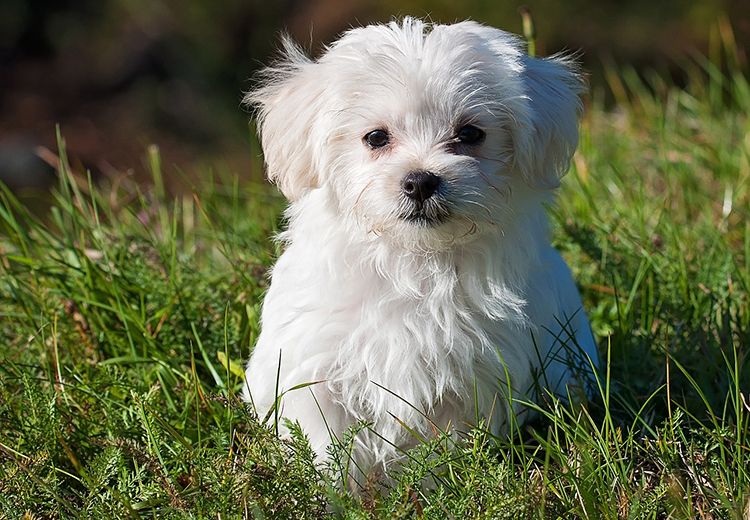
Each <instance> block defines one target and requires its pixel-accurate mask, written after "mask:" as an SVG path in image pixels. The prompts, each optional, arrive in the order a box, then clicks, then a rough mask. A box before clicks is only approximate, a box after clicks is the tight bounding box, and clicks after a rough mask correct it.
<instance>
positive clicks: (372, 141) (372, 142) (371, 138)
mask: <svg viewBox="0 0 750 520" xmlns="http://www.w3.org/2000/svg"><path fill="white" fill-rule="evenodd" d="M364 139H365V142H366V143H367V145H368V146H369V147H370V148H382V147H384V146H385V145H387V144H388V142H389V141H390V140H391V136H390V135H388V132H386V131H385V130H373V131H372V132H370V133H368V134H366V135H365V137H364Z"/></svg>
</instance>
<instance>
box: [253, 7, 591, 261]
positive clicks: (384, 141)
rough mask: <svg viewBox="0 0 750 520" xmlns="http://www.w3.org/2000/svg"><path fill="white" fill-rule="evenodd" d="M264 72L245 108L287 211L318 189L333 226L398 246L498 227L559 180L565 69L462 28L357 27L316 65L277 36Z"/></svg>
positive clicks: (568, 123) (568, 95)
mask: <svg viewBox="0 0 750 520" xmlns="http://www.w3.org/2000/svg"><path fill="white" fill-rule="evenodd" d="M266 74H267V81H266V82H265V84H264V85H263V86H262V87H260V88H259V89H257V90H255V91H254V92H251V93H250V94H248V97H247V101H248V102H250V103H253V104H255V105H256V106H257V107H258V108H259V127H260V134H261V139H262V142H263V149H264V153H265V159H266V163H267V166H268V173H269V177H270V178H271V179H272V180H274V181H276V182H277V183H278V184H279V186H280V188H281V190H282V191H283V192H284V194H285V195H286V196H287V197H288V198H289V199H290V201H292V202H293V203H294V202H295V201H297V200H299V199H300V198H302V197H304V196H305V194H306V193H307V192H308V191H309V190H311V189H318V188H322V189H327V190H329V192H330V194H331V198H332V200H333V201H334V205H335V208H336V211H338V213H339V216H340V217H341V218H344V219H351V220H352V222H353V223H355V224H356V225H357V226H358V227H359V228H360V229H362V230H363V231H364V232H367V233H374V234H375V235H377V236H378V237H380V238H381V239H383V240H389V241H391V242H394V243H397V244H400V245H402V246H404V247H409V248H418V249H442V248H446V247H451V246H452V245H454V244H456V243H461V242H465V241H470V240H474V239H475V238H476V237H478V236H481V235H483V234H484V233H487V232H491V230H493V229H494V230H499V231H500V230H501V228H502V224H503V222H504V221H505V219H507V218H512V215H513V214H514V213H517V212H518V209H519V207H520V206H519V205H523V204H524V201H523V200H521V199H523V196H521V195H518V194H517V192H521V191H524V192H526V191H528V190H531V191H532V192H533V191H544V190H549V189H550V188H554V187H556V186H557V182H558V179H559V177H560V176H561V175H562V174H563V173H564V172H565V170H566V169H567V165H568V162H569V160H570V156H571V155H572V153H573V150H574V149H575V146H576V142H577V114H578V110H579V106H580V104H579V98H578V95H579V93H580V91H581V90H582V85H581V82H580V80H579V77H578V76H577V75H576V74H575V73H574V72H573V70H572V69H571V68H570V66H569V65H568V64H567V62H565V61H564V60H561V59H557V60H536V59H532V58H529V57H527V56H525V55H524V53H523V51H522V46H521V44H520V43H519V41H518V40H517V39H516V38H515V37H513V36H511V35H509V34H507V33H504V32H502V31H499V30H497V29H492V28H489V27H485V26H482V25H479V24H476V23H473V22H463V23H459V24H455V25H437V26H433V27H432V28H431V29H430V28H429V27H427V26H426V25H425V24H423V23H422V22H421V21H418V20H414V19H409V18H407V19H405V20H404V21H403V22H401V23H395V22H394V23H391V24H389V25H379V26H369V27H365V28H361V29H354V30H351V31H349V32H347V33H346V34H345V35H344V36H343V37H342V38H341V39H340V40H338V41H337V42H336V43H334V44H333V45H332V46H331V47H330V48H329V49H328V50H327V52H326V53H325V54H324V55H323V56H322V57H321V58H320V59H318V60H317V61H311V60H309V59H308V58H306V57H305V56H304V55H303V54H302V53H301V52H300V51H299V50H298V49H296V48H295V47H294V46H293V44H290V43H288V42H287V44H286V56H285V59H284V61H282V62H281V63H280V64H278V65H277V66H275V67H271V68H269V69H268V70H267V71H266ZM516 188H518V189H516ZM521 188H523V189H521Z"/></svg>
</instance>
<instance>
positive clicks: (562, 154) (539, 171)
mask: <svg viewBox="0 0 750 520" xmlns="http://www.w3.org/2000/svg"><path fill="white" fill-rule="evenodd" d="M521 61H522V75H521V78H522V82H523V85H522V88H523V90H524V97H525V103H524V104H525V105H526V107H525V108H526V109H525V110H523V111H522V112H525V113H523V114H518V113H516V114H514V116H515V120H514V124H513V141H514V154H515V167H516V169H517V170H518V171H519V172H520V174H521V175H522V176H523V177H524V179H526V181H527V182H528V183H529V184H530V185H531V186H532V187H535V188H539V189H553V188H557V187H558V186H559V185H560V178H561V177H562V176H563V175H565V173H566V172H567V171H568V167H569V166H570V160H571V158H572V157H573V153H574V152H575V149H576V146H577V145H578V117H579V115H580V113H581V110H582V104H581V98H580V96H581V94H582V93H583V92H584V91H585V90H586V86H585V82H584V80H583V77H582V76H581V74H580V73H579V72H578V69H577V66H576V64H575V63H574V62H573V61H572V60H570V59H568V58H565V57H560V56H557V57H551V58H546V59H537V58H532V57H530V56H524V57H523V58H522V60H521Z"/></svg>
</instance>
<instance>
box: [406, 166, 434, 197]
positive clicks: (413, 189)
mask: <svg viewBox="0 0 750 520" xmlns="http://www.w3.org/2000/svg"><path fill="white" fill-rule="evenodd" d="M438 186H440V177H438V176H437V175H435V174H434V173H432V172H426V171H422V170H417V171H413V172H409V173H407V174H406V176H405V177H404V179H403V180H402V181H401V191H402V192H403V194H404V195H406V196H407V197H409V198H410V199H412V200H415V201H417V202H424V201H426V200H427V199H429V198H430V197H431V196H432V194H433V193H435V191H437V189H438Z"/></svg>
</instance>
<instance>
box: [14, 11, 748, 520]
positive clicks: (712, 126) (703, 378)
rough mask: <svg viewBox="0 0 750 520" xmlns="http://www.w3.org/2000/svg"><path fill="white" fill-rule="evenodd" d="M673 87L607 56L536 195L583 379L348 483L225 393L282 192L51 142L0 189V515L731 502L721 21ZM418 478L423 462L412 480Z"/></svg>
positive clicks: (734, 349)
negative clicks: (183, 183)
mask: <svg viewBox="0 0 750 520" xmlns="http://www.w3.org/2000/svg"><path fill="white" fill-rule="evenodd" d="M714 41H715V42H716V43H715V45H713V47H712V50H711V53H710V56H709V57H708V58H703V57H695V58H693V59H691V60H689V61H687V62H686V63H685V64H684V66H683V70H684V71H685V76H686V77H687V78H688V80H687V82H688V84H687V87H686V88H684V89H677V88H675V87H674V86H672V85H671V83H670V81H669V80H668V79H666V78H664V77H662V76H659V75H657V74H636V73H635V72H634V71H632V70H630V69H627V68H623V67H614V66H613V67H611V68H610V70H609V72H608V80H609V90H611V92H613V93H614V95H615V97H616V100H617V104H616V106H615V107H614V108H605V107H604V106H602V103H601V96H598V95H597V94H596V93H595V94H594V95H593V96H592V98H591V99H590V100H589V103H588V105H589V106H588V109H587V111H586V116H585V118H584V121H583V123H582V139H581V145H580V149H579V152H578V154H577V155H576V157H575V161H574V166H573V168H572V170H571V172H570V174H569V175H568V177H567V178H566V180H565V181H564V188H563V190H562V193H561V194H560V199H559V203H558V205H557V206H556V207H554V208H551V210H550V211H551V216H552V220H553V223H554V240H555V244H556V246H557V247H558V248H559V249H560V250H561V251H562V252H563V254H564V256H565V257H566V258H567V260H568V261H569V263H570V265H571V266H572V268H573V270H574V273H575V277H576V280H577V281H578V282H579V285H580V287H581V290H582V293H583V295H584V299H585V305H586V308H587V310H588V312H589V314H590V316H591V319H592V324H593V326H594V329H595V332H596V334H597V337H598V340H599V345H600V350H601V352H602V357H603V359H605V360H606V363H605V367H604V370H603V371H602V375H601V380H600V396H599V397H598V399H594V400H593V401H592V402H590V403H586V404H585V405H583V406H569V405H565V404H563V403H560V402H557V401H555V400H554V399H551V398H550V399H547V400H545V401H544V402H543V403H542V404H541V405H540V406H539V407H538V411H539V414H538V415H539V419H538V420H536V421H535V422H534V423H532V424H530V425H528V426H526V427H524V429H523V430H522V431H519V432H515V433H514V434H513V435H512V436H510V437H508V438H502V439H492V438H490V437H489V436H488V435H487V434H486V433H485V432H483V430H482V428H481V425H480V426H479V427H478V428H477V429H475V430H474V431H472V432H470V433H468V434H467V435H466V437H465V438H464V439H462V440H461V441H460V442H454V441H452V440H451V439H450V438H448V437H446V436H440V435H438V436H436V438H435V439H428V440H426V441H425V442H424V443H423V444H422V445H420V446H419V447H418V448H416V449H415V450H413V451H412V452H410V453H409V455H408V457H406V458H405V460H406V462H405V463H404V466H403V467H402V468H400V469H399V471H398V473H397V475H396V477H395V482H394V483H393V484H392V485H391V486H390V487H385V488H384V487H381V486H378V485H377V484H373V483H370V484H366V489H364V490H360V491H359V494H358V495H357V496H355V495H353V494H351V493H349V492H347V491H346V490H343V489H342V487H341V483H340V482H339V481H338V479H337V476H336V473H335V472H334V471H329V470H327V469H325V468H319V467H316V466H315V465H314V464H313V462H312V460H313V456H312V454H311V452H310V450H309V447H308V446H307V444H306V441H305V439H304V435H303V433H302V432H299V431H297V432H296V434H295V435H294V436H293V438H292V439H291V440H288V441H280V440H278V439H277V438H276V437H275V436H274V434H273V431H272V428H268V427H264V426H260V425H259V424H258V421H257V418H256V417H254V416H253V414H252V413H251V412H250V411H248V410H247V409H246V408H245V407H244V406H243V405H242V404H241V403H240V402H239V399H238V396H237V393H238V391H239V389H240V386H241V380H242V379H241V378H242V368H241V366H242V363H243V360H245V359H247V357H248V356H249V353H250V349H251V346H252V344H253V342H254V339H255V337H256V336H257V333H258V313H259V309H260V303H261V300H262V295H263V293H264V291H265V289H266V284H267V279H266V277H265V272H266V269H267V268H268V266H269V265H270V264H271V263H272V260H273V258H274V257H275V256H276V255H277V253H278V251H276V250H275V246H274V244H273V243H272V242H271V240H270V238H269V237H270V236H271V235H272V234H273V233H274V232H275V231H277V230H278V228H279V226H280V223H279V215H280V211H281V209H282V207H283V201H282V200H281V199H280V198H279V196H278V195H276V193H275V192H274V190H273V189H271V188H269V187H267V186H265V185H261V184H254V183H249V182H245V181H240V180H239V179H238V178H237V177H233V176H231V175H208V176H207V178H205V179H204V180H203V181H201V183H200V184H199V185H196V186H193V187H192V189H191V190H188V192H187V193H186V194H181V195H179V196H171V195H169V194H168V193H167V192H166V190H165V188H164V183H163V180H162V179H163V172H162V168H161V165H160V161H159V155H158V150H157V149H156V148H151V149H149V150H148V152H147V154H146V161H145V162H146V164H147V165H148V168H149V169H150V171H151V175H152V179H153V183H152V184H151V186H148V187H141V186H137V185H135V184H132V183H131V182H130V181H129V180H128V178H127V177H123V178H110V179H105V180H104V181H103V182H101V183H97V184H94V183H93V182H92V181H91V179H90V177H89V176H87V175H86V173H85V172H80V171H73V170H72V169H71V168H70V166H69V164H68V162H67V159H66V157H65V147H64V142H63V141H62V138H61V139H60V146H59V167H58V170H59V177H60V184H59V187H58V188H57V190H56V192H55V193H56V194H55V202H54V206H53V207H52V209H51V210H50V212H49V214H47V215H44V216H43V217H37V216H35V215H33V214H32V213H30V212H29V211H28V210H27V209H26V208H25V207H24V206H22V205H21V204H20V203H18V202H17V200H16V199H15V198H14V196H13V195H12V194H11V193H9V192H8V190H3V191H2V194H0V199H1V200H2V202H1V203H0V225H1V226H2V236H1V237H0V273H1V274H0V316H2V320H0V517H8V518H17V517H19V516H22V515H24V514H25V515H26V518H48V517H52V518H57V517H61V518H77V517H80V518H121V517H122V518H149V517H159V518H171V517H174V518H236V517H250V518H253V517H258V518H321V517H324V516H327V515H332V516H339V517H344V518H373V517H374V518H441V519H442V518H466V517H468V518H685V519H687V518H705V519H709V518H710V519H713V518H747V517H748V516H749V515H750V509H749V508H750V505H749V504H750V433H749V430H750V395H749V394H748V392H750V366H749V364H748V359H747V356H748V348H749V347H750V301H749V297H748V294H749V293H750V291H748V288H749V285H750V224H748V222H750V220H749V219H748V210H749V208H750V137H748V136H749V135H750V119H749V118H748V114H750V85H749V84H748V81H747V75H746V68H745V64H744V63H743V62H742V56H741V55H740V54H739V53H738V52H735V49H736V46H735V45H734V43H733V40H732V36H731V30H730V29H729V25H728V24H726V23H721V24H719V25H718V26H717V29H716V30H715V36H714ZM427 483H429V485H426V484H427Z"/></svg>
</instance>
